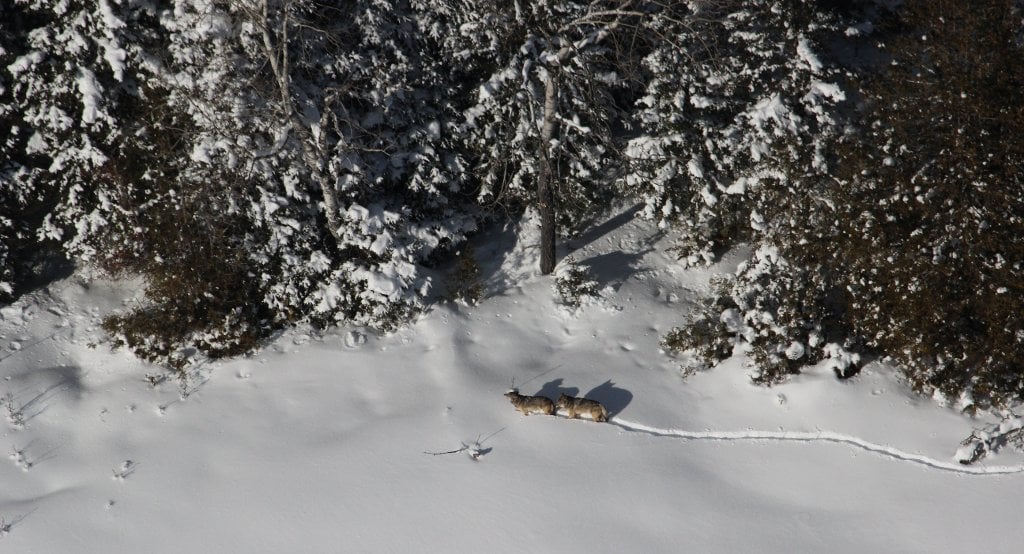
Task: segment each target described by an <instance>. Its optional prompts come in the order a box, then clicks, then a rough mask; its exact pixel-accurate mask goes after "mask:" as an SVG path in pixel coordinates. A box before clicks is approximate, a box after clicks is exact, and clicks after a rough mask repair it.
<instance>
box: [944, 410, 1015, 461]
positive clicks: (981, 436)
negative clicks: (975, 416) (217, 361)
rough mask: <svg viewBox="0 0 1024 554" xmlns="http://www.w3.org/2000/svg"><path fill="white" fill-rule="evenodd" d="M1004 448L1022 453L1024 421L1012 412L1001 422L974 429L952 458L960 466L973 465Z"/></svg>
mask: <svg viewBox="0 0 1024 554" xmlns="http://www.w3.org/2000/svg"><path fill="white" fill-rule="evenodd" d="M1006 446H1013V447H1014V448H1016V449H1017V450H1021V451H1024V419H1022V418H1021V417H1020V416H1018V415H1017V414H1014V413H1012V412H1010V413H1007V414H1006V415H1004V416H1003V420H1002V421H1001V422H999V423H997V424H995V425H990V426H988V427H986V428H984V429H975V430H974V432H973V433H971V435H970V436H969V437H967V438H966V439H964V440H963V442H961V443H960V448H958V449H957V451H956V454H955V455H954V458H956V460H957V461H958V462H960V463H961V464H964V465H967V464H973V463H974V462H977V461H978V460H981V459H982V458H984V457H985V456H988V455H989V453H992V452H998V451H999V450H1001V449H1003V448H1005V447H1006Z"/></svg>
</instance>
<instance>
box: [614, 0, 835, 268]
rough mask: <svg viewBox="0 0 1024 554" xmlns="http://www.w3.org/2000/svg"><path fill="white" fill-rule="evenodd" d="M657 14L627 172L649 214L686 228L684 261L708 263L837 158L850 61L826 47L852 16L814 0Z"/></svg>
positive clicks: (726, 4)
mask: <svg viewBox="0 0 1024 554" xmlns="http://www.w3.org/2000/svg"><path fill="white" fill-rule="evenodd" d="M668 5H669V6H671V8H670V10H671V13H670V14H668V15H666V16H665V17H659V18H655V19H654V20H653V21H652V26H653V28H652V30H651V31H650V32H651V33H653V34H654V35H655V36H656V37H657V40H656V41H655V48H654V49H653V51H652V52H650V53H649V54H648V55H647V56H646V57H645V58H644V60H643V69H644V70H645V72H646V73H647V75H648V76H647V79H646V82H647V91H646V95H644V96H643V97H642V98H641V99H640V102H639V113H638V115H637V117H638V118H639V122H640V125H641V127H642V129H643V135H642V136H640V137H637V138H635V139H633V140H632V141H631V142H630V145H629V149H628V152H627V153H628V155H629V156H630V157H631V159H632V160H633V163H634V170H633V171H632V172H631V173H629V174H628V176H627V178H626V181H627V183H628V186H629V188H630V189H631V190H632V191H633V192H634V193H635V194H638V195H640V196H641V197H642V198H643V199H644V200H645V202H646V210H645V215H646V216H647V217H649V218H652V219H656V220H658V221H660V222H661V223H662V224H663V225H674V226H676V228H678V229H679V230H680V232H681V234H682V241H681V243H680V255H681V258H682V260H683V261H684V263H688V264H693V263H708V262H710V261H711V260H712V259H713V258H714V253H715V252H716V251H718V250H720V249H721V248H725V247H728V246H731V245H732V244H735V243H737V242H738V241H744V240H756V238H757V237H758V236H759V235H760V234H761V233H763V232H764V231H765V230H766V229H767V226H768V223H767V222H766V217H765V216H766V214H765V213H764V210H765V209H772V205H773V204H775V203H777V202H779V201H785V197H786V196H787V195H799V194H805V192H806V191H805V190H804V186H805V185H804V184H803V183H801V182H800V178H801V177H802V176H803V175H805V174H823V173H825V172H827V169H828V153H827V152H826V151H825V149H824V145H825V144H827V138H828V137H829V136H833V135H835V134H837V133H838V132H839V130H840V129H839V126H840V125H841V120H840V119H839V117H838V116H837V108H838V106H839V105H840V103H841V102H842V101H843V100H844V99H845V97H846V93H845V92H844V90H843V87H842V86H841V77H842V71H841V70H840V69H839V68H838V67H837V66H836V64H835V63H833V62H831V61H830V60H829V57H828V56H827V53H828V45H829V42H830V41H831V40H834V37H835V36H837V35H838V31H840V30H841V29H842V27H841V26H840V25H841V18H840V17H839V16H838V15H837V14H835V13H833V12H831V11H829V10H827V9H825V8H822V7H820V6H819V3H817V2H813V1H810V0H787V1H785V2H776V1H768V0H755V1H734V0H721V1H713V2H706V1H687V2H675V3H669V4H668Z"/></svg>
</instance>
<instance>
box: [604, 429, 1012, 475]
mask: <svg viewBox="0 0 1024 554" xmlns="http://www.w3.org/2000/svg"><path fill="white" fill-rule="evenodd" d="M608 423H611V424H612V425H616V426H618V427H620V428H622V429H625V430H627V431H634V432H638V433H647V434H649V435H655V436H659V437H676V438H681V439H692V440H718V441H757V440H762V441H792V442H831V443H838V444H845V445H849V446H853V447H854V448H859V449H861V450H866V451H868V452H872V453H875V454H879V455H881V456H886V457H889V458H893V459H896V460H901V461H905V462H911V463H915V464H920V465H923V466H927V467H930V468H932V469H939V470H942V471H950V472H953V473H962V474H969V475H1006V474H1011V473H1024V465H1014V466H965V465H962V464H959V463H951V462H944V461H942V460H936V459H935V458H929V457H928V456H922V455H920V454H911V453H909V452H904V451H902V450H899V449H897V448H893V447H891V446H886V445H883V444H875V443H873V442H868V441H866V440H864V439H861V438H858V437H854V436H852V435H843V434H841V433H835V432H833V431H756V430H749V431H686V430H683V429H662V428H659V427H652V426H650V425H644V424H643V423H636V422H633V421H628V420H625V419H622V418H618V417H616V418H612V419H610V420H609V421H608Z"/></svg>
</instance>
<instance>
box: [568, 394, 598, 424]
mask: <svg viewBox="0 0 1024 554" xmlns="http://www.w3.org/2000/svg"><path fill="white" fill-rule="evenodd" d="M556 406H558V407H559V408H563V409H565V410H566V411H567V412H569V417H570V418H572V419H576V418H578V417H579V416H580V414H587V415H589V416H590V419H592V420H594V421H608V410H605V409H604V406H602V405H601V403H600V402H598V401H597V400H590V399H589V398H576V397H575V396H569V395H567V394H563V395H561V396H559V397H558V403H557V404H556Z"/></svg>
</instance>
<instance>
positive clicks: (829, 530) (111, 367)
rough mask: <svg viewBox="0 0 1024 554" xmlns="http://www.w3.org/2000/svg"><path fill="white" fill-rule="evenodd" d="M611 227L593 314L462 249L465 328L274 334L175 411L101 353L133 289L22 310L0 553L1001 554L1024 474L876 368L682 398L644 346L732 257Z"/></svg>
mask: <svg viewBox="0 0 1024 554" xmlns="http://www.w3.org/2000/svg"><path fill="white" fill-rule="evenodd" d="M630 214H631V212H629V211H627V212H625V213H623V214H620V215H619V216H617V217H615V218H612V219H611V220H609V221H608V222H607V223H605V224H603V225H600V226H598V227H597V228H595V229H594V230H593V231H591V232H590V233H588V234H587V235H586V236H585V237H583V238H582V239H580V240H578V241H576V242H574V243H573V244H570V245H568V247H567V249H566V250H565V252H563V253H564V254H572V256H573V257H574V258H575V259H576V260H578V261H579V262H580V264H581V265H582V266H585V267H588V268H590V269H592V271H593V274H594V276H595V277H596V278H597V280H598V281H600V284H601V286H602V287H603V288H604V295H603V298H601V299H600V300H599V301H597V302H596V303H593V304H590V305H587V306H584V307H583V308H581V309H579V310H577V311H570V310H568V309H566V308H564V307H559V306H558V305H556V304H555V300H554V294H553V291H552V287H551V282H550V280H549V279H548V278H544V277H541V276H539V275H537V274H536V273H535V271H534V269H533V268H535V267H536V248H533V247H530V246H529V243H530V241H531V239H530V238H527V239H526V240H524V241H522V242H520V244H519V245H518V246H512V242H511V241H512V238H511V237H512V234H511V233H510V232H504V233H496V234H495V235H493V236H491V237H487V238H486V239H483V240H481V241H480V242H479V243H478V244H477V246H476V252H477V255H478V256H479V257H480V259H481V261H482V262H483V265H484V269H485V277H486V278H487V283H488V287H489V289H488V290H489V294H490V295H489V297H488V298H486V299H485V300H484V301H483V302H481V303H480V305H478V306H474V307H466V306H459V305H438V306H436V307H435V308H434V309H433V310H432V311H430V312H429V313H426V314H424V315H423V316H422V317H421V318H420V319H419V320H418V321H417V322H416V323H414V324H413V325H411V326H409V327H407V328H404V329H402V330H400V331H398V332H396V333H394V334H391V335H388V336H384V337H378V336H376V335H374V334H372V333H369V332H366V331H364V330H360V329H333V330H330V331H328V332H326V333H313V332H310V331H308V330H296V331H291V332H288V333H286V334H284V335H282V336H280V337H279V338H278V339H277V340H275V341H274V342H273V343H272V344H270V345H269V346H267V347H266V348H265V349H264V350H263V351H261V352H258V353H256V354H254V355H252V356H251V357H248V358H243V359H235V360H231V361H225V362H214V363H208V364H206V365H203V366H202V367H201V375H200V376H199V377H198V378H196V379H195V380H194V382H193V383H192V385H191V387H190V389H189V390H188V391H187V392H188V394H187V395H185V396H183V395H182V394H181V390H180V389H179V386H178V384H177V383H175V382H173V381H169V382H165V383H162V384H159V385H157V386H156V387H152V386H151V385H150V383H148V382H147V380H146V377H145V376H146V374H147V373H153V372H155V371H156V369H155V368H151V367H146V366H145V365H144V364H142V363H140V362H139V361H137V360H136V359H134V358H133V357H132V356H131V355H129V354H127V353H125V352H111V351H110V349H109V347H108V346H107V345H106V344H105V343H102V342H100V343H99V344H98V345H96V346H95V347H94V346H93V345H94V344H96V343H97V341H100V340H101V338H102V331H101V330H100V329H99V322H100V320H101V319H102V317H103V316H104V315H105V314H107V313H109V312H110V311H112V310H115V309H119V308H121V307H122V306H124V305H130V304H131V303H133V302H135V300H133V299H132V296H133V295H134V294H135V293H134V292H132V291H133V290H134V289H133V288H132V286H130V284H124V283H121V284H113V283H105V282H102V281H93V282H86V281H84V280H82V279H81V278H80V277H71V278H69V279H66V280H63V281H59V282H56V283H53V284H52V285H50V286H49V287H48V288H46V289H44V290H40V291H37V292H35V293H32V294H30V295H27V296H25V297H23V298H22V299H21V300H20V301H18V302H17V303H16V304H14V305H12V306H9V307H6V308H4V309H3V310H2V312H0V314H2V316H0V397H2V398H4V406H3V408H2V411H0V449H3V450H4V451H5V452H4V454H5V456H4V458H2V459H0V518H2V522H0V535H2V536H0V551H2V552H18V553H32V552H39V553H68V552H76V553H85V554H88V553H110V552H147V553H163V552H167V553H171V552H218V553H228V552H245V553H256V552H375V553H380V552H405V553H407V552H519V553H522V552H569V551H572V550H574V549H580V550H579V551H581V552H582V551H587V552H591V553H596V552H645V553H646V552H761V553H771V552H784V553H792V552H821V551H825V550H827V551H829V552H830V553H840V552H856V553H862V552H900V553H910V552H930V553H934V552H960V551H974V550H983V551H988V552H1012V551H1016V550H1018V549H1019V548H1020V536H1019V533H1017V532H1016V531H1015V530H1016V529H1017V528H1018V527H1019V518H1020V513H1021V508H1022V507H1024V503H1022V501H1021V499H1020V493H1019V489H1020V488H1021V487H1022V486H1024V473H1021V471H1022V467H1021V466H1020V464H1021V463H1022V462H1024V457H1021V456H1020V455H1018V454H1015V453H1012V452H1003V453H1001V454H999V455H997V456H992V457H990V458H988V459H986V460H985V461H984V462H983V463H981V464H979V465H978V466H969V467H964V466H960V465H959V464H957V463H955V461H954V460H953V458H952V456H953V453H954V452H955V450H956V448H957V445H958V443H959V441H960V440H961V439H963V438H964V437H966V436H967V435H968V434H970V431H971V429H972V428H973V427H975V426H979V425H981V423H982V422H983V420H974V421H972V420H969V419H967V418H965V417H962V416H960V415H958V414H957V413H955V411H953V410H950V409H947V408H943V407H940V406H939V405H937V404H936V403H935V402H934V401H932V400H930V399H924V398H919V397H915V396H912V395H911V394H910V393H909V391H908V390H907V389H906V387H905V386H904V385H902V384H901V383H900V382H899V381H898V380H897V379H896V378H895V377H894V375H893V373H892V371H891V370H888V369H886V368H884V367H881V366H878V365H869V366H868V367H867V368H866V369H865V370H864V371H863V372H862V373H861V374H860V375H859V376H858V377H856V378H854V379H852V380H850V381H848V382H838V381H837V380H836V379H835V378H834V377H833V376H832V375H831V373H830V372H828V371H826V370H824V369H822V370H816V369H814V368H811V369H809V370H808V371H807V372H806V373H805V374H803V375H801V376H799V377H797V378H794V379H792V380H791V381H789V382H787V383H785V384H783V385H781V386H777V387H774V388H770V389H768V388H761V387H757V386H754V385H752V384H750V382H749V379H748V377H747V370H746V369H745V368H744V367H743V360H742V359H740V358H735V359H733V360H730V361H729V362H727V363H726V364H725V365H724V366H723V367H720V368H718V369H715V370H714V371H710V372H705V373H698V374H697V375H694V376H692V377H690V378H688V379H686V380H684V379H682V378H681V376H680V372H679V362H678V360H673V359H671V358H670V357H668V356H667V355H666V354H664V353H663V352H661V351H660V350H659V346H658V342H659V339H660V338H661V336H662V335H663V334H664V333H665V331H667V330H668V329H670V328H671V327H672V326H673V325H677V324H679V323H680V322H682V321H683V317H684V314H685V313H686V311H687V309H688V307H689V306H690V305H691V303H692V301H693V300H694V299H695V298H697V296H698V295H700V294H701V293H702V291H705V290H706V286H707V280H708V278H709V276H710V275H711V274H712V273H713V272H715V271H728V270H729V269H730V268H732V267H734V266H735V264H736V263H737V262H738V256H739V255H738V254H737V255H734V256H731V257H729V258H728V259H726V260H723V261H722V263H721V265H719V266H718V267H715V268H712V269H711V270H710V271H684V270H681V269H677V268H673V264H672V263H669V261H668V258H667V255H666V252H665V248H666V247H667V246H669V245H670V239H668V238H666V237H663V236H660V235H659V234H658V233H657V232H656V231H654V230H652V229H651V228H650V226H649V225H647V224H645V223H643V222H640V221H637V220H633V219H632V218H631V217H630ZM513 379H515V384H516V386H518V387H519V388H520V389H521V391H522V392H523V393H524V394H545V395H548V396H550V397H553V398H556V397H557V396H558V395H559V393H561V392H567V393H571V394H575V395H578V396H588V397H591V398H596V399H598V400H601V401H602V402H604V404H605V405H606V406H607V408H608V409H609V411H610V412H611V414H612V420H611V422H610V423H607V424H602V423H593V422H590V421H585V420H569V419H565V418H561V417H549V416H540V415H534V416H529V417H524V416H522V415H521V414H520V413H519V412H517V411H515V410H514V409H513V407H512V406H511V405H510V403H509V402H508V400H507V399H506V398H504V397H503V396H502V395H503V393H504V392H505V391H506V390H507V389H508V388H509V386H510V384H511V383H512V380H513ZM7 394H9V395H10V396H6V395H7ZM464 446H465V447H466V448H465V449H463V447H464ZM458 450H461V451H458ZM451 451H458V452H454V453H448V454H445V452H451ZM471 454H472V455H475V459H474V456H472V455H471ZM986 471H987V472H995V474H984V472H986ZM970 472H975V473H970ZM1000 472H1001V473H1000Z"/></svg>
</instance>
